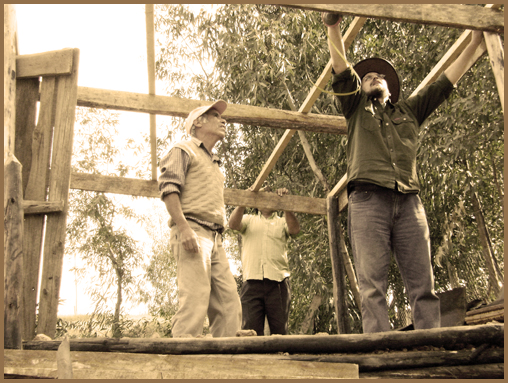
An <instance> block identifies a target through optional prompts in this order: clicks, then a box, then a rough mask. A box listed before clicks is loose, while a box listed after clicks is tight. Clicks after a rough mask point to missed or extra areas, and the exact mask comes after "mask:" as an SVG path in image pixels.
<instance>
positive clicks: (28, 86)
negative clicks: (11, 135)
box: [14, 77, 39, 192]
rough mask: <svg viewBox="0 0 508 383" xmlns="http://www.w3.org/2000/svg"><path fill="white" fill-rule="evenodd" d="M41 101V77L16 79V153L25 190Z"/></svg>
mask: <svg viewBox="0 0 508 383" xmlns="http://www.w3.org/2000/svg"><path fill="white" fill-rule="evenodd" d="M38 101H39V78H38V77H37V78H28V79H16V140H15V149H14V155H15V156H16V158H17V159H18V161H19V162H20V163H21V165H22V166H23V175H22V177H23V189H22V190H23V192H24V191H25V190H26V186H27V185H28V176H29V175H30V169H31V167H32V139H33V133H34V130H35V122H36V118H37V116H36V115H37V102H38Z"/></svg>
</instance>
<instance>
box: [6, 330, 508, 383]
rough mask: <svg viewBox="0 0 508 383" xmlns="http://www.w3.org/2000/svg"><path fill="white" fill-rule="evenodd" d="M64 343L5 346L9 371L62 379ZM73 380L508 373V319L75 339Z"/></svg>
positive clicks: (497, 375) (72, 346)
mask: <svg viewBox="0 0 508 383" xmlns="http://www.w3.org/2000/svg"><path fill="white" fill-rule="evenodd" d="M60 344H61V341H57V340H50V341H30V342H24V345H23V346H24V350H5V351H4V374H11V376H13V375H16V374H18V375H25V376H39V377H41V376H46V377H56V373H57V372H56V370H57V366H56V360H57V358H56V353H57V351H56V350H57V349H58V347H59V345H60ZM70 358H71V361H72V368H73V372H74V378H94V377H103V378H106V377H110V378H114V377H116V378H127V377H130V378H136V377H144V378H165V379H170V378H203V377H207V378H236V379H238V378H274V377H278V378H280V377H286V378H288V377H292V378H296V377H300V378H301V377H306V378H309V377H312V378H332V377H333V378H353V377H359V378H440V379H442V378H483V379H487V378H504V324H502V323H492V324H485V325H477V326H457V327H447V328H439V329H430V330H413V331H404V332H402V331H392V332H387V333H376V334H344V335H289V336H280V335H279V336H277V335H273V336H266V337H245V338H217V339H213V338H200V339H194V338H190V339H165V338H155V339H144V338H136V339H129V338H122V339H112V338H87V339H71V340H70Z"/></svg>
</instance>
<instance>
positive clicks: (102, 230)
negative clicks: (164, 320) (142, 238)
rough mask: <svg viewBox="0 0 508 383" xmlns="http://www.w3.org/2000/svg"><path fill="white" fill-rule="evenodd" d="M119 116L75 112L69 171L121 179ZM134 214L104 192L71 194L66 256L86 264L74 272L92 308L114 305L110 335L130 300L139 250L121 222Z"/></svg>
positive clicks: (104, 310) (117, 333)
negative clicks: (116, 141)
mask: <svg viewBox="0 0 508 383" xmlns="http://www.w3.org/2000/svg"><path fill="white" fill-rule="evenodd" d="M117 124H118V115H117V114H115V113H111V112H108V111H104V110H96V109H84V108H79V109H78V110H77V116H76V124H75V139H74V150H73V160H72V169H73V171H82V172H87V173H93V174H103V175H113V174H116V175H120V176H122V175H123V176H124V175H125V174H126V172H127V171H128V167H127V166H125V165H123V164H122V162H121V160H118V156H119V154H120V150H119V149H118V147H117V146H116V143H115V140H116V136H117V135H118V130H117ZM134 219H136V216H135V214H134V212H133V210H132V209H131V208H130V207H128V206H123V205H122V204H121V203H119V201H118V200H117V199H115V198H113V197H111V196H108V195H107V194H105V193H101V192H89V191H83V190H71V192H70V195H69V222H68V224H67V244H68V246H67V247H66V252H67V254H73V255H75V256H77V257H80V258H81V259H82V260H83V261H84V264H85V266H84V267H81V268H77V269H76V270H75V272H76V273H77V275H80V276H81V277H82V279H85V278H86V282H87V287H86V291H87V292H88V293H89V294H90V296H91V297H92V300H93V302H94V304H95V310H94V312H93V313H92V317H91V318H90V323H91V322H92V320H93V318H94V316H95V315H96V314H98V313H100V314H106V313H107V312H108V311H109V310H110V309H109V308H108V303H109V302H111V301H113V302H114V313H113V319H112V322H111V323H112V332H113V336H115V337H119V336H121V318H120V315H121V312H122V303H123V302H124V301H125V300H126V299H127V300H128V299H129V298H131V297H133V287H134V286H135V282H136V281H135V278H134V276H133V274H132V271H133V270H134V269H135V268H136V267H137V266H138V265H139V263H140V260H141V257H140V249H139V248H138V246H137V243H136V241H135V240H134V239H132V237H131V234H130V233H129V232H128V231H127V230H126V228H125V225H123V226H122V222H123V221H125V222H127V221H128V220H134Z"/></svg>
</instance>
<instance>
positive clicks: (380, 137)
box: [323, 13, 483, 333]
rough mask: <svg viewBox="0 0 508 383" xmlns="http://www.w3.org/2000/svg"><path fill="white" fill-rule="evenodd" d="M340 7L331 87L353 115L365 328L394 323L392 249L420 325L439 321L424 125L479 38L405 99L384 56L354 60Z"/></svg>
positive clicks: (327, 17)
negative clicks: (425, 196)
mask: <svg viewBox="0 0 508 383" xmlns="http://www.w3.org/2000/svg"><path fill="white" fill-rule="evenodd" d="M340 21H341V17H340V15H338V14H330V13H326V14H323V22H324V24H325V25H326V26H327V28H328V36H329V38H328V46H329V49H330V55H331V59H332V68H333V79H332V87H333V90H334V92H335V93H336V94H337V96H336V101H337V103H338V104H339V106H340V109H341V110H342V112H343V114H344V117H345V118H346V121H347V128H348V133H347V134H348V143H347V149H346V155H347V180H348V184H347V190H348V233H349V239H350V242H351V246H352V251H353V257H354V261H355V266H356V272H357V275H358V282H359V287H360V294H361V298H362V302H361V310H362V325H363V331H364V333H372V332H381V331H388V330H390V329H391V328H390V322H389V319H388V308H387V304H386V293H387V284H388V281H387V280H388V269H389V266H390V255H391V253H393V255H394V257H395V260H396V262H397V265H398V267H399V270H400V273H401V276H402V280H403V281H404V285H405V288H406V292H407V294H408V296H409V302H410V305H411V310H412V316H413V325H414V328H415V329H426V328H434V327H440V309H439V298H438V297H437V296H436V294H435V291H434V276H433V272H432V265H431V257H430V239H429V238H430V235H429V228H428V224H427V218H426V216H425V211H424V208H423V205H422V203H421V200H420V198H419V196H418V192H419V190H420V186H419V183H418V176H417V173H416V151H417V148H418V133H419V130H420V125H421V124H422V123H423V121H424V120H425V119H426V118H427V117H428V116H429V115H430V114H431V113H432V112H433V111H434V110H436V109H437V108H438V107H439V105H440V104H441V103H442V102H443V101H445V100H446V98H448V97H449V95H450V94H451V93H452V91H453V90H454V88H455V84H456V83H457V81H458V80H459V79H460V77H462V75H463V74H464V73H465V71H466V69H467V62H468V61H469V58H470V57H471V56H472V55H473V54H474V52H475V50H476V48H477V47H478V46H479V45H480V43H481V40H482V38H483V34H482V33H481V32H479V31H475V32H473V34H472V39H471V42H470V44H469V45H468V46H467V48H466V49H465V50H464V52H463V53H462V54H461V55H460V56H459V57H458V58H457V59H456V60H455V62H454V63H453V64H451V65H450V66H449V67H448V68H447V69H446V70H445V71H444V73H443V74H442V75H441V76H440V77H439V78H438V79H437V80H436V81H435V82H434V83H432V84H429V85H427V86H426V87H424V88H422V89H421V90H420V91H419V92H418V94H417V95H415V96H414V97H410V98H408V99H407V100H400V99H399V92H400V84H399V76H398V75H397V72H396V71H395V69H394V68H393V66H392V65H391V64H390V62H388V61H387V60H385V59H382V58H369V59H366V60H363V61H360V62H359V63H357V64H356V65H355V66H354V67H353V68H352V67H351V66H350V65H349V63H348V62H347V59H346V55H345V52H344V42H343V39H342V34H341V31H340Z"/></svg>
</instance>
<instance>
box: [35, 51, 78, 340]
mask: <svg viewBox="0 0 508 383" xmlns="http://www.w3.org/2000/svg"><path fill="white" fill-rule="evenodd" d="M73 54H74V59H73V62H74V66H73V69H72V74H71V75H70V76H59V77H57V99H56V109H55V129H54V139H53V150H52V160H51V173H50V179H49V194H48V200H49V201H64V209H63V211H62V213H60V214H50V215H48V216H47V217H46V219H47V224H46V237H45V241H44V263H43V267H42V279H41V296H40V299H39V321H38V325H37V332H38V333H39V334H46V335H48V336H50V337H53V336H54V334H55V331H56V321H57V312H58V297H59V292H60V281H61V276H62V265H63V255H64V247H65V236H66V225H67V209H68V203H69V201H68V196H69V184H70V174H71V156H72V141H73V132H74V119H75V109H76V99H77V88H78V63H79V49H74V50H73Z"/></svg>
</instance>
